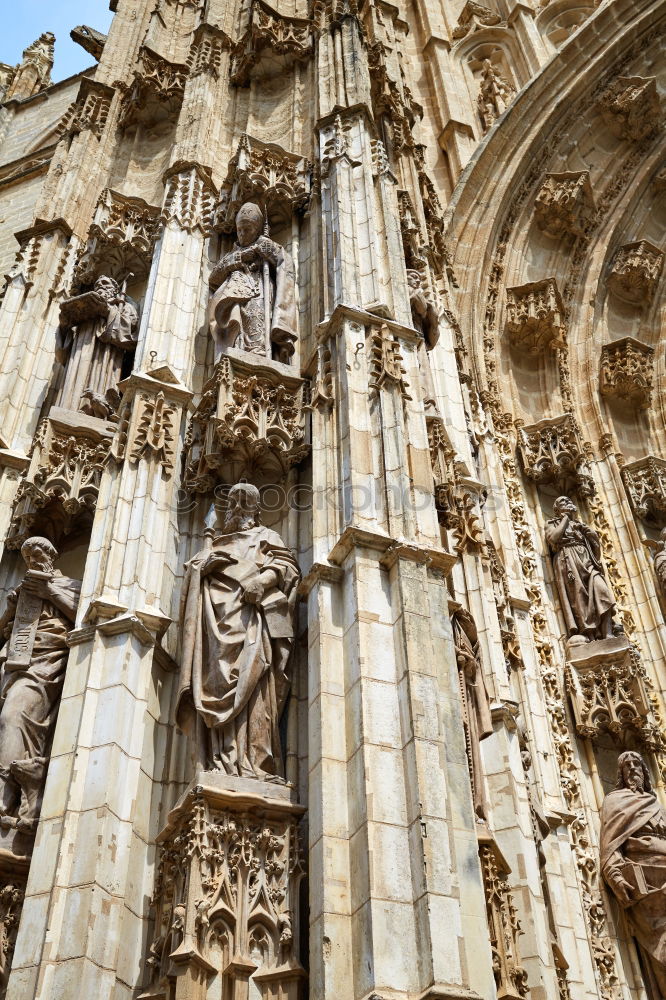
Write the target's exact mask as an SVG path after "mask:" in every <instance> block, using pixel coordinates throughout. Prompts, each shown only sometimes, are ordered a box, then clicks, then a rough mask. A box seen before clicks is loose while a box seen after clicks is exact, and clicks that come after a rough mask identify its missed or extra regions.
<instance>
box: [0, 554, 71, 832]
mask: <svg viewBox="0 0 666 1000" xmlns="http://www.w3.org/2000/svg"><path fill="white" fill-rule="evenodd" d="M21 555H22V556H23V559H24V560H25V563H26V565H27V568H28V569H27V572H26V574H25V577H24V579H23V582H22V583H21V584H19V586H18V587H17V588H16V590H15V591H12V592H11V593H10V594H9V595H8V598H7V609H6V611H5V613H4V614H3V615H2V617H1V618H0V630H1V631H2V633H3V634H4V636H5V638H6V639H7V640H8V641H7V643H6V645H5V647H4V648H3V650H2V653H1V654H0V663H1V665H2V681H1V685H0V699H1V704H2V707H1V708H0V826H2V827H9V828H12V827H14V828H16V829H18V830H20V831H27V832H30V831H33V830H34V829H35V827H36V826H37V821H38V819H39V811H40V807H41V799H42V792H43V788H44V781H45V779H46V767H47V764H48V758H49V754H50V748H51V741H52V739H53V731H54V728H55V723H56V719H57V716H58V707H59V705H60V695H61V693H62V687H63V684H64V681H65V668H66V667H67V657H68V655H69V646H68V645H67V634H68V632H69V631H70V629H71V628H72V627H73V625H74V618H75V616H76V608H77V605H78V603H79V596H80V593H81V583H80V581H79V580H73V579H71V578H70V577H68V576H63V575H62V573H60V572H59V571H58V570H56V569H54V568H53V560H54V559H55V558H56V556H57V555H58V553H57V551H56V549H55V548H54V547H53V545H52V544H51V542H50V541H49V540H48V538H40V537H38V536H34V537H32V538H28V539H27V540H26V541H25V542H24V543H23V545H22V546H21Z"/></svg>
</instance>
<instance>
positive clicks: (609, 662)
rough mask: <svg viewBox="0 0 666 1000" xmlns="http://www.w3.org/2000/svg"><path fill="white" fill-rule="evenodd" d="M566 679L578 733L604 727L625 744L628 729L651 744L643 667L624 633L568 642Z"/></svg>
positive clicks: (584, 734) (590, 736)
mask: <svg viewBox="0 0 666 1000" xmlns="http://www.w3.org/2000/svg"><path fill="white" fill-rule="evenodd" d="M566 685H567V691H568V692H569V697H570V698H571V703H572V706H573V712H574V718H575V721H576V729H577V731H578V734H579V735H580V736H582V737H585V738H588V739H595V738H597V737H598V736H599V735H600V734H601V733H603V732H608V733H610V734H611V735H612V736H614V737H616V738H617V739H618V740H619V742H620V743H621V744H624V742H625V736H626V735H627V734H628V732H629V731H633V733H634V735H635V736H637V737H638V738H639V740H640V741H642V742H643V743H645V744H646V745H650V743H651V735H652V729H653V728H654V727H653V726H652V724H651V722H650V719H649V716H650V702H649V697H648V692H647V688H646V684H645V678H644V671H643V667H642V664H641V662H640V659H639V657H637V656H635V655H632V646H631V643H630V642H629V640H628V639H627V638H626V636H624V635H621V636H615V637H613V638H612V639H598V640H596V641H594V642H586V643H582V644H581V645H577V646H572V647H570V648H569V649H568V650H567V663H566Z"/></svg>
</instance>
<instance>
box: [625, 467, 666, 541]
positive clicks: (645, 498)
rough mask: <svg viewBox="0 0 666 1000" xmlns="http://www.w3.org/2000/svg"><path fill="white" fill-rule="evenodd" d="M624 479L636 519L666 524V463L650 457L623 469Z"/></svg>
mask: <svg viewBox="0 0 666 1000" xmlns="http://www.w3.org/2000/svg"><path fill="white" fill-rule="evenodd" d="M622 479H623V480H624V487H625V489H626V491H627V496H628V497H629V503H630V504H631V507H632V510H633V512H634V514H635V515H636V517H639V518H640V519H641V520H643V521H646V522H647V523H649V524H657V525H663V524H666V462H665V461H664V460H663V458H656V457H655V456H653V455H648V456H647V457H646V458H641V459H639V460H638V461H637V462H630V463H629V464H628V465H625V466H623V468H622Z"/></svg>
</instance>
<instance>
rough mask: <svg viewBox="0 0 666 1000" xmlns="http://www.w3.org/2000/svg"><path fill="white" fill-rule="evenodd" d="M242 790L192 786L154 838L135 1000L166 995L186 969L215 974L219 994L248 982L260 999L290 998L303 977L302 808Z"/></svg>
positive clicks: (259, 789) (260, 789)
mask: <svg viewBox="0 0 666 1000" xmlns="http://www.w3.org/2000/svg"><path fill="white" fill-rule="evenodd" d="M201 777H202V778H203V779H206V778H208V777H209V775H207V774H205V775H201ZM250 784H252V785H255V786H256V791H254V790H253V792H252V793H249V792H248V788H247V786H248V785H250ZM245 786H246V787H244V788H243V792H244V793H245V794H242V795H239V794H238V793H236V794H234V793H231V794H230V793H229V792H226V793H225V791H224V790H222V789H219V788H209V787H203V786H202V785H197V786H195V787H194V788H193V789H192V790H191V791H190V792H189V793H188V794H187V795H186V796H185V798H184V799H183V800H182V801H181V804H180V805H179V806H177V807H176V809H174V810H173V812H172V813H171V814H170V816H169V821H168V825H167V827H166V829H165V830H164V831H163V832H162V834H160V836H159V838H158V841H159V843H160V859H159V865H158V872H157V879H156V886H155V893H154V897H153V908H154V912H155V939H154V941H153V943H152V945H151V947H150V955H151V957H150V959H149V962H148V964H149V966H150V969H151V973H150V979H151V984H150V987H149V989H148V990H147V991H146V992H145V993H144V994H143V996H144V997H156V996H162V995H164V996H168V995H170V989H173V982H174V980H175V979H176V977H177V976H179V975H181V976H182V974H183V973H184V972H185V971H186V970H187V969H191V970H192V973H194V974H196V975H197V976H198V975H200V974H201V973H202V972H203V973H205V974H206V976H208V977H210V976H221V977H223V981H224V989H223V990H222V992H220V995H224V996H227V995H228V996H238V995H240V994H242V992H243V990H244V991H245V995H246V996H247V990H248V980H249V979H250V977H251V978H252V981H253V983H254V984H255V989H257V988H258V990H259V992H260V994H261V995H262V996H269V997H270V996H276V997H277V996H279V997H281V998H283V1000H298V997H299V995H300V993H301V989H302V988H301V984H302V983H303V982H304V980H305V979H306V974H305V971H304V969H303V966H302V965H301V962H300V961H299V955H298V942H299V905H298V899H299V885H300V882H301V879H302V878H303V875H304V868H303V854H302V849H301V845H300V839H299V833H298V823H299V819H300V816H301V815H302V813H303V812H304V810H303V809H302V808H301V807H299V806H295V805H293V804H292V803H290V802H289V800H288V799H280V798H278V796H277V795H271V791H272V790H270V788H269V787H268V788H267V786H266V785H265V784H262V783H260V782H250V781H246V782H245ZM219 989H220V988H219V987H218V991H219ZM162 991H164V992H162ZM239 991H240V994H239ZM266 991H267V992H266Z"/></svg>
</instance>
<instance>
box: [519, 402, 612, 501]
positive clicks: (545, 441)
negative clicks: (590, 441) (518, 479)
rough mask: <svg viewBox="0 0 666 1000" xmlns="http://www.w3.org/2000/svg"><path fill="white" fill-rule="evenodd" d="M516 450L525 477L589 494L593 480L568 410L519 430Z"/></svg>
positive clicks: (563, 489)
mask: <svg viewBox="0 0 666 1000" xmlns="http://www.w3.org/2000/svg"><path fill="white" fill-rule="evenodd" d="M518 452H519V454H520V457H521V459H522V464H523V469H524V471H525V475H526V476H527V477H528V479H531V480H532V481H533V482H535V483H536V484H537V485H538V486H550V487H553V488H555V489H556V490H557V492H559V493H563V494H564V493H566V494H569V493H577V494H578V495H580V496H591V495H592V494H593V493H594V483H593V480H592V476H591V474H590V469H589V466H588V464H587V460H586V456H585V452H584V449H583V444H582V441H581V439H580V434H579V431H578V428H577V426H576V423H575V421H574V418H573V417H572V415H571V414H570V413H565V414H563V415H562V416H561V417H549V418H544V419H543V420H539V421H538V422H537V423H536V424H530V425H527V426H523V427H520V428H519V430H518Z"/></svg>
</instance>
